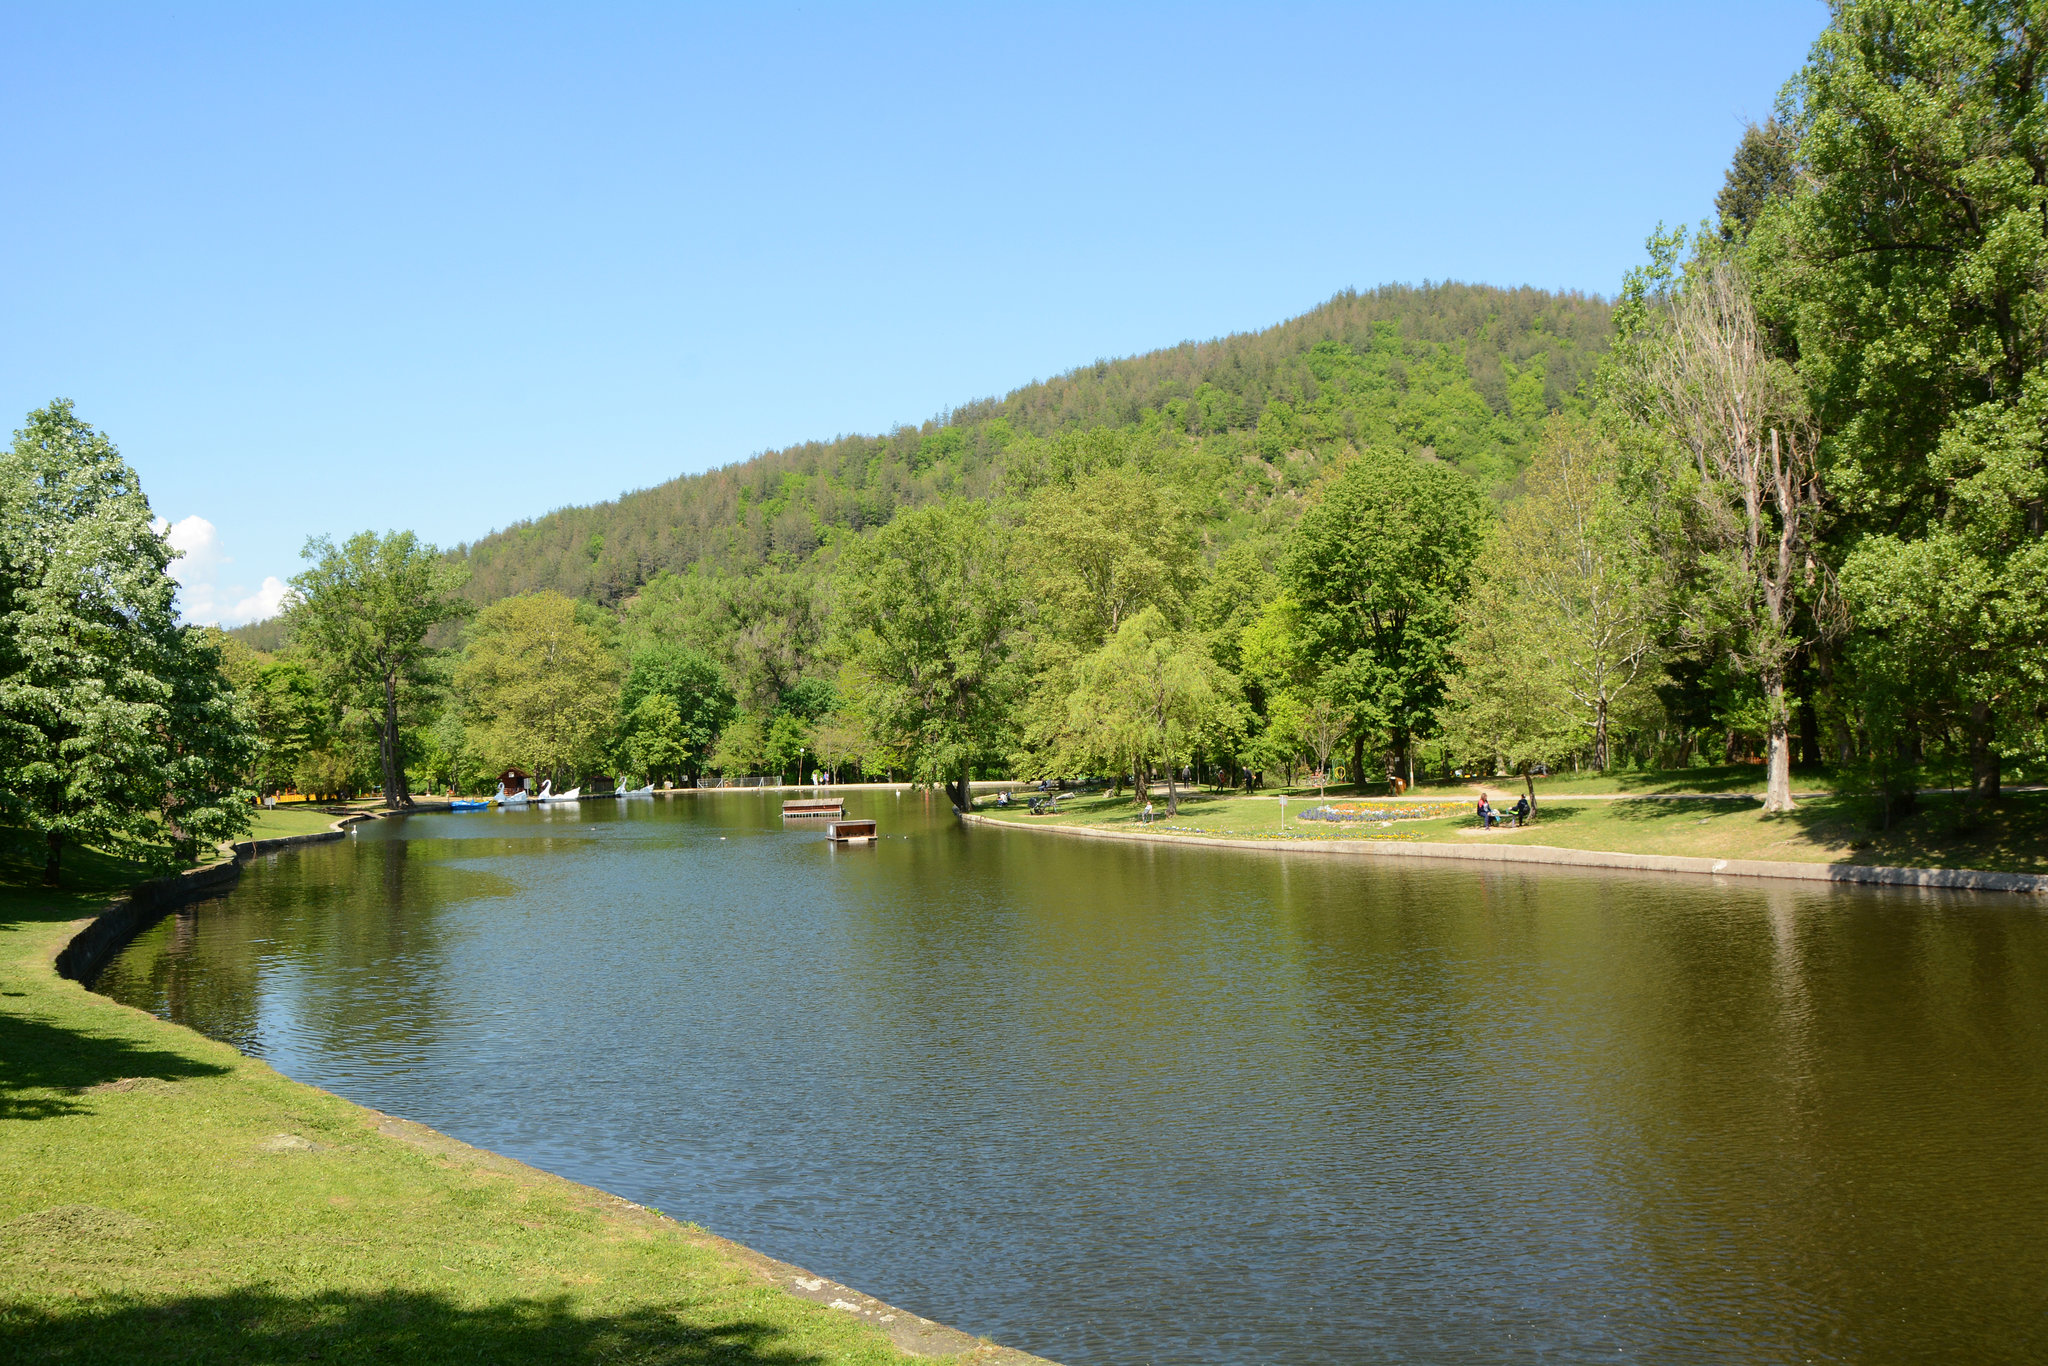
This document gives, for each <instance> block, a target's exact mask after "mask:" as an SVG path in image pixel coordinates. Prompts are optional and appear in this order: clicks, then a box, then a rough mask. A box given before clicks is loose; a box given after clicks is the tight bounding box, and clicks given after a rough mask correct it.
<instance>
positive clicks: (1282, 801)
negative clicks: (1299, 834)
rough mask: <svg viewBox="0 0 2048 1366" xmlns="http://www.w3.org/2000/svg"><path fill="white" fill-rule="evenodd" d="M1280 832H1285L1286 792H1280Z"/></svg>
mask: <svg viewBox="0 0 2048 1366" xmlns="http://www.w3.org/2000/svg"><path fill="white" fill-rule="evenodd" d="M1280 833H1281V834H1283V835H1284V834H1286V833H1287V794H1286V793H1285V792H1283V793H1281V794H1280Z"/></svg>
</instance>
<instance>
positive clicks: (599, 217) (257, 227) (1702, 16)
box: [0, 0, 1826, 621]
mask: <svg viewBox="0 0 2048 1366" xmlns="http://www.w3.org/2000/svg"><path fill="white" fill-rule="evenodd" d="M1825 21H1826V13H1825V10H1824V8H1823V7H1822V6H1821V5H1820V4H1819V3H1802V2H1799V0H1779V2H1778V3H1728V0H1722V2H1721V3H1715V4H1711V5H1708V4H1687V5H1680V4H1669V5H1659V4H1645V3H1641V0H1636V3H1627V4H1583V5H1570V4H1553V5H1542V6H1536V5H1523V4H1516V5H1484V4H1467V5H1455V6H1454V5H1415V4H1398V5H1396V4H1389V5H1352V6H1345V7H1333V8H1317V7H1307V6H1280V5H1270V4H1269V5H1258V6H1244V7H1239V8H1192V7H1184V6H1174V7H1156V8H1141V7H1115V6H1076V7H1071V8H1053V7H1036V8H1028V9H1025V8H1018V9H1007V10H997V9H993V8H984V7H978V6H962V7H946V8H939V7H933V8H929V9H913V8H903V7H896V6H877V7H872V8H861V9H854V8H840V7H823V8H818V7H806V8H802V9H790V8H759V9H756V8H754V7H749V6H719V7H716V8H705V9H701V10H693V9H688V8H684V7H681V6H674V5H660V6H647V7H632V6H595V5H588V4H586V5H579V6H574V7H570V6H562V7H557V8H540V7H530V6H493V7H488V8H486V7H481V6H479V7H476V8H457V7H448V6H418V5H406V6H392V7H389V8H379V7H376V6H373V5H368V4H352V5H348V6H336V7H329V8H328V9H327V10H325V11H318V12H316V11H314V10H313V9H312V8H311V7H305V6H275V5H271V6H250V7H248V8H226V7H220V6H213V5H205V4H195V5H182V6H178V7H175V8H173V7H168V6H163V5H149V6H136V7H133V8H123V7H117V6H112V5H106V6H102V5H76V4H54V3H53V4H48V5H34V6H23V5H12V4H7V5H0V53H4V54H5V63H6V71H7V76H6V79H5V81H4V82H0V162H4V166H0V169H4V174H5V183H6V185H7V187H8V190H9V194H8V195H7V200H8V210H7V212H6V213H5V214H4V215H0V412H4V414H5V415H6V416H7V418H8V419H9V420H8V423H7V427H8V429H12V427H14V426H17V425H19V415H20V414H23V413H26V412H27V411H28V410H29V409H30V408H31V407H34V406H36V405H39V404H41V403H44V402H46V401H48V400H49V399H50V398H52V397H53V396H58V395H62V396H64V397H68V398H72V399H75V400H76V401H77V404H78V408H79V411H80V413H81V414H82V415H83V416H84V417H85V418H86V419H87V420H89V421H91V422H93V423H94V424H95V425H97V426H100V427H102V428H103V429H105V430H106V431H108V432H109V433H110V434H111V435H112V436H113V438H114V439H115V441H116V442H117V443H119V445H120V447H121V449H122V451H123V453H124V454H125V455H126V456H127V457H128V459H129V460H130V461H131V462H132V463H133V464H134V465H135V466H136V467H137V468H138V469H139V470H140V471H141V473H142V476H143V480H144V485H145V487H146V488H147V489H148V490H149V493H150V495H151V498H152V501H153V502H154V504H155V506H156V508H157V511H158V512H159V513H160V514H161V515H162V516H164V517H165V518H166V519H169V520H170V521H173V522H179V523H182V526H181V528H180V531H179V536H180V538H182V543H184V544H187V545H190V546H192V547H193V548H194V552H195V553H194V555H193V557H192V559H191V560H190V561H189V562H187V563H186V564H185V566H184V569H183V573H184V577H185V579H186V582H187V594H186V598H185V602H186V607H187V611H188V613H190V614H191V615H192V616H194V617H195V618H199V619H223V618H224V619H228V620H230V621H232V620H237V619H240V618H241V617H245V616H247V615H250V614H251V613H253V612H255V611H257V610H258V606H259V600H260V599H261V598H262V594H261V588H262V584H263V581H264V580H265V579H266V578H278V579H282V578H288V577H289V576H290V575H291V574H292V573H294V572H296V570H297V569H298V567H299V562H298V550H299V547H300V544H301V543H302V542H303V541H304V539H305V538H306V537H307V536H308V535H309V534H313V533H319V532H328V533H334V534H337V535H345V534H347V533H349V532H352V531H357V530H361V529H363V528H365V527H369V528H375V529H379V530H383V529H387V528H393V527H411V528H413V529H415V530H417V531H419V532H420V533H421V534H423V535H424V536H426V537H428V538H430V539H432V540H435V541H437V542H440V543H443V544H449V543H453V542H456V541H461V540H469V539H473V538H475V537H477V536H479V535H482V534H484V533H485V532H488V531H490V530H492V529H493V528H495V527H499V526H503V525H505V524H507V523H509V522H512V521H516V520H518V519H519V518H522V517H526V516H532V515H537V514H539V513H543V512H546V511H548V510H550V509H552V508H555V507H559V506H561V505H563V504H567V503H582V502H590V501H594V500H599V499H604V498H609V497H612V496H615V495H617V494H618V493H619V492H620V491H621V490H624V489H628V488H638V487H643V486H645V485H648V484H652V483H658V482H660V481H661V480H664V479H667V478H670V477H672V476H673V475H676V474H678V473H682V472H686V471H694V470H701V469H706V468H709V467H712V466H715V465H720V464H725V463H727V462H730V461H733V460H737V459H742V458H744V457H746V456H748V455H750V454H752V453H754V452H756V451H760V450H763V449H769V448H773V447H776V446H780V445H784V444H787V443H790V442H794V441H799V440H803V439H806V438H812V437H830V436H833V435H836V434H838V433H841V432H849V431H870V432H872V431H884V430H887V429H888V428H889V427H891V426H893V425H895V424H897V423H900V422H909V423H915V422H919V421H922V420H924V419H925V418H928V417H930V416H932V415H933V414H935V413H937V412H939V411H941V410H943V409H945V408H948V407H951V406H953V405H955V404H957V403H960V402H964V401H967V400H970V399H974V398H978V397H982V396H986V395H990V394H1000V393H1002V392H1004V391H1007V390H1009V389H1011V388H1014V387H1016V386H1017V385H1019V384H1022V383H1026V382H1028V381H1030V380H1032V379H1034V378H1038V377H1041V376H1045V375H1048V374H1052V373H1056V372H1058V371H1061V370H1064V369H1067V368H1070V367H1072V366H1075V365H1078V364H1083V363H1086V362H1088V361H1091V360H1094V359H1096V358H1098V357H1103V356H1117V355H1126V354H1130V353H1134V352H1139V351H1145V350H1149V349H1151V348H1154V347H1157V346H1163V345H1170V344H1172V343H1174V342H1176V341H1180V340H1182V339H1185V338H1203V337H1211V336H1216V335H1219V334H1222V333H1227V332H1232V331H1240V330H1244V329H1249V328H1257V327H1261V326H1264V325H1266V324H1269V323H1273V322H1277V321H1279V320H1280V319H1282V318H1285V317H1288V316H1290V315H1292V314H1295V313H1299V312H1301V311H1303V310H1304V309H1307V308H1310V307H1312V306H1314V305H1315V304H1316V303H1318V302H1320V301H1321V300H1323V299H1325V298H1327V297H1329V296H1330V295H1331V294H1332V293H1334V292H1335V291H1337V290H1339V289H1342V288H1345V287H1347V286H1357V287H1361V288H1363V287H1368V286H1371V285H1375V284H1380V283H1383V282H1386V281H1420V280H1423V279H1439V280H1440V279H1457V280H1472V281H1483V282H1489V283H1494V284H1501V285H1518V284H1524V283H1526V284H1534V285H1540V286H1547V287H1553V288H1569V289H1580V290H1586V291H1590V292H1596V293H1601V294H1612V293H1613V292H1614V290H1615V289H1616V287H1617V286H1618V284H1619V282H1620V279H1621V275H1622V272H1623V271H1625V270H1626V269H1627V268H1628V267H1629V266H1630V265H1631V264H1633V263H1635V262H1636V261H1637V260H1638V259H1639V258H1640V255H1641V244H1642V241H1643V238H1644V236H1645V235H1646V234H1647V233H1648V232H1649V231H1650V229H1651V228H1652V227H1653V226H1654V225H1655V224H1656V223H1657V222H1658V221H1659V220H1660V219H1662V220H1666V221H1671V222H1677V221H1683V220H1691V219H1697V218H1699V217H1700V216H1702V215H1703V214H1706V213H1707V212H1709V211H1710V209H1711V205H1712V200H1713V196H1714V193H1715V191H1716V190H1717V189H1718V188H1719V186H1720V182H1721V174H1722V170H1723V168H1724V167H1725V165H1726V163H1727V159H1728V156H1729V154H1730V152H1731V151H1732V150H1733V148H1734V146H1735V143H1736V140H1737V139H1738V137H1739V136H1740V133H1741V129H1742V126H1743V123H1744V122H1745V121H1746V120H1748V119H1752V118H1762V117H1765V116H1766V115H1768V114H1769V113H1770V110H1771V107H1772V102H1773V100H1774V99H1775V97H1776V93H1777V91H1778V88H1779V86H1780V85H1781V84H1782V83H1783V81H1784V80H1785V79H1786V78H1787V77H1788V76H1789V75H1791V74H1792V72H1793V71H1794V70H1795V69H1796V68H1797V66H1798V65H1799V63H1800V61H1801V60H1802V58H1803V57H1804V55H1805V52H1806V49H1807V47H1808V46H1809V44H1810V43H1811V42H1812V40H1813V38H1814V36H1815V34H1817V33H1818V32H1819V30H1820V28H1821V26H1822V25H1823V24H1824V23H1825ZM188 519H198V520H196V521H195V520H188Z"/></svg>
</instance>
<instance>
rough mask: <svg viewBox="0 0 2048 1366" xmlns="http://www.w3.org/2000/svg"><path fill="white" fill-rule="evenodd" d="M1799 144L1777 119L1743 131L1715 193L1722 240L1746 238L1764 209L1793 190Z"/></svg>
mask: <svg viewBox="0 0 2048 1366" xmlns="http://www.w3.org/2000/svg"><path fill="white" fill-rule="evenodd" d="M1798 146H1799V140H1798V138H1797V137H1796V136H1794V134H1793V132H1792V130H1791V128H1790V127H1788V126H1787V125H1786V124H1784V123H1781V122H1780V121H1778V120H1777V119H1770V120H1767V121H1766V122H1763V123H1752V124H1750V125H1749V127H1747V128H1745V129H1744V130H1743V132H1742V141H1741V142H1740V143H1739V144H1738V145H1737V146H1736V148H1735V159H1734V161H1733V162H1732V163H1731V164H1730V165H1729V167H1728V175H1727V179H1726V181H1725V182H1724V183H1723V184H1722V186H1721V193H1719V194H1718V195H1715V196H1714V212H1715V213H1716V215H1717V216H1718V217H1719V219H1720V227H1721V238H1722V240H1723V241H1730V242H1732V241H1738V240H1740V239H1742V238H1745V237H1747V236H1748V235H1749V230H1750V228H1751V227H1753V226H1754V225H1755V223H1756V221H1757V220H1758V219H1759V218H1761V217H1763V213H1764V210H1765V209H1767V208H1769V207H1770V206H1771V205H1772V204H1774V203H1776V202H1777V201H1779V200H1781V199H1784V198H1786V197H1788V196H1789V195H1790V194H1791V193H1792V189H1793V185H1794V168H1793V158H1794V156H1795V155H1796V154H1797V152H1798Z"/></svg>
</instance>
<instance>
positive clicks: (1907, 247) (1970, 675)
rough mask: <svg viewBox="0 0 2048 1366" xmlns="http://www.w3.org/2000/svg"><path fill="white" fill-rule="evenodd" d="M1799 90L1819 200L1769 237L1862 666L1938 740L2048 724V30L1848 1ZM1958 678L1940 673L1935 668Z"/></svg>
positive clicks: (1797, 108)
mask: <svg viewBox="0 0 2048 1366" xmlns="http://www.w3.org/2000/svg"><path fill="white" fill-rule="evenodd" d="M1835 9H1836V12H1835V16H1834V21H1833V22H1832V23H1831V24H1830V25H1829V26H1828V28H1827V30H1826V31H1825V32H1823V33H1822V35H1821V36H1820V38H1819V39H1818V40H1817V41H1816V42H1815V44H1814V47H1813V51H1812V54H1811V56H1810V58H1809V60H1808V62H1807V64H1806V66H1805V68H1804V69H1803V70H1802V71H1801V72H1800V73H1799V75H1798V77H1797V78H1796V79H1795V80H1794V82H1793V84H1792V85H1791V86H1790V87H1789V91H1788V94H1789V100H1788V105H1789V108H1790V111H1791V113H1792V116H1793V119H1794V123H1795V126H1796V127H1797V128H1798V129H1799V132H1800V140H1799V161H1800V163H1801V181H1800V183H1801V190H1800V192H1799V193H1798V194H1795V195H1794V196H1793V197H1792V199H1791V200H1790V201H1789V202H1788V203H1787V204H1786V206H1785V208H1784V211H1783V212H1782V213H1777V214H1771V215H1766V218H1765V220H1764V222H1763V223H1762V224H1761V225H1760V227H1759V229H1758V231H1757V233H1756V234H1755V235H1754V237H1753V241H1754V243H1755V245H1756V251H1757V255H1758V257H1759V259H1760V261H1761V263H1762V265H1761V269H1762V275H1763V278H1764V281H1765V283H1766V285H1767V286H1769V287H1770V288H1771V289H1772V291H1773V300H1774V302H1775V303H1776V304H1777V305H1778V306H1779V308H1781V309H1782V310H1783V311H1784V312H1785V313H1787V314H1788V315H1789V316H1790V317H1791V318H1792V320H1793V322H1794V324H1795V328H1794V331H1795V335H1796V338H1797V342H1798V347H1799V355H1800V369H1801V372H1802V374H1803V375H1804V377H1805V378H1806V380H1807V381H1808V384H1809V386H1810V388H1811V393H1812V399H1813V404H1814V408H1815V411H1816V415H1817V417H1818V419H1819V421H1820V422H1821V423H1822V424H1823V425H1824V426H1825V428H1826V430H1827V431H1828V433H1829V441H1828V444H1827V455H1828V459H1829V467H1828V470H1827V483H1828V490H1829V493H1830V496H1831V497H1832V498H1833V499H1834V500H1836V501H1837V502H1838V503H1839V504H1840V507H1841V511H1842V514H1843V528H1842V530H1843V535H1842V537H1841V539H1842V540H1843V541H1844V542H1845V544H1846V554H1845V556H1844V561H1843V565H1842V582H1843V586H1844V588H1845V590H1846V592H1845V596H1846V597H1847V599H1848V602H1849V606H1850V609H1851V611H1852V613H1853V616H1854V620H1855V623H1856V627H1857V633H1858V640H1857V641H1856V642H1855V644H1854V645H1853V646H1852V654H1860V655H1861V656H1862V657H1863V661H1864V666H1865V668H1866V669H1867V670H1868V671H1869V672H1872V673H1874V674H1883V675H1891V676H1894V677H1897V678H1908V677H1910V678H1911V679H1912V680H1913V684H1912V686H1911V687H1910V688H1872V689H1867V690H1866V694H1867V696H1868V697H1869V698H1871V699H1876V698H1878V697H1880V696H1882V695H1885V694H1889V695H1891V696H1892V697H1894V698H1896V699H1898V700H1900V701H1902V702H1905V703H1907V704H1908V705H1909V706H1910V707H1911V708H1913V709H1914V711H1915V712H1916V716H1915V717H1914V719H1915V720H1916V721H1917V722H1918V723H1919V724H1920V725H1922V726H1923V727H1925V728H1926V729H1931V730H1936V731H1939V730H1948V729H1951V728H1953V729H1954V730H1956V731H1960V732H1961V733H1962V734H1963V735H1965V736H1967V737H1968V743H1969V746H1970V750H1971V753H1972V758H1973V765H1972V768H1973V773H1972V782H1973V785H1974V787H1975V789H1976V790H1977V792H1978V793H1979V794H1980V795H1982V796H1984V797H1986V798H1995V797H1997V796H1998V793H1999V784H2000V760H2001V750H2002V747H2003V746H2005V745H2007V744H2010V743H2012V742H2013V737H2014V736H2015V735H2016V733H2017V732H2019V731H2020V730H2022V729H2024V727H2025V726H2026V725H2028V724H2031V721H2032V718H2035V717H2037V716H2038V714H2039V709H2040V708H2041V707H2043V706H2044V705H2048V668H2044V665H2043V661H2042V653H2041V648H2040V644H2041V640H2042V639H2043V637H2044V634H2048V588H2044V585H2048V169H2044V168H2048V117H2044V114H2043V91H2044V85H2043V82H2044V77H2048V10H2044V9H2043V7H2042V6H2040V5H2039V4H2035V3H2029V2H2027V0H1979V2H1977V3H1965V2H1964V0H1931V2H1929V3H1905V0H1843V2H1842V3H1839V4H1838V5H1837V6H1836V7H1835ZM1933 660H1938V661H1939V665H1940V667H1939V668H1938V669H1927V668H1924V667H1920V666H1921V665H1922V664H1924V663H1925V662H1928V661H1933Z"/></svg>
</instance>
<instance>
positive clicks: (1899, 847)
mask: <svg viewBox="0 0 2048 1366" xmlns="http://www.w3.org/2000/svg"><path fill="white" fill-rule="evenodd" d="M1814 805H1815V806H1816V807H1818V806H1819V805H1820V804H1819V803H1815V804H1814ZM1835 805H1836V806H1837V807H1838V812H1837V815H1836V819H1837V821H1838V822H1839V823H1840V825H1841V828H1842V829H1843V831H1844V832H1845V833H1846V834H1847V835H1848V836H1849V837H1850V838H1852V839H1853V840H1854V841H1855V842H1856V843H1857V844H1858V845H1859V846H1861V847H1860V848H1859V849H1858V851H1857V856H1856V857H1855V858H1850V859H1844V860H1841V862H1844V863H1881V864H1890V865H1896V866H1901V867H1927V868H1943V867H1947V868H1984V869H1990V870H1993V871H1998V872H2010V873H2048V793H2042V792H2015V793H2008V794H2007V795H2006V796H2005V798H2004V799H2003V800H2002V801H2000V802H1998V803H1997V804H1996V805H1988V806H1987V805H1985V804H1983V803H1980V802H1978V801H1976V800H1975V799H1973V798H1970V797H1968V796H1964V795H1960V794H1954V795H1951V794H1941V795H1923V796H1922V797H1921V798H1920V804H1919V809H1918V810H1916V811H1914V812H1913V813H1912V814H1911V815H1910V816H1907V817H1905V818H1904V819H1895V820H1894V821H1893V822H1892V824H1891V827H1890V829H1883V830H1881V829H1878V828H1877V827H1878V825H1879V823H1880V822H1879V820H1878V811H1879V808H1878V804H1877V801H1876V799H1875V798H1864V799H1843V800H1841V801H1840V802H1838V803H1836V804H1835ZM1799 814H1800V813H1797V812H1795V813H1794V815H1795V816H1796V815H1799ZM1781 819H1782V818H1781Z"/></svg>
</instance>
